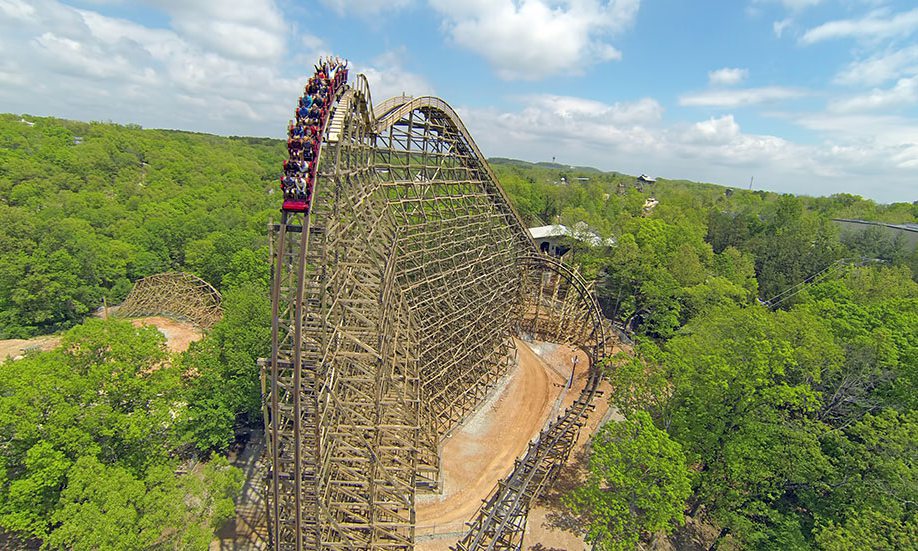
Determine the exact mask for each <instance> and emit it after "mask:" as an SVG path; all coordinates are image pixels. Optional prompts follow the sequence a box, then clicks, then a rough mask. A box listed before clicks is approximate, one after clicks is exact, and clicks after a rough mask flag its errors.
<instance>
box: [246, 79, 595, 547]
mask: <svg viewBox="0 0 918 551" xmlns="http://www.w3.org/2000/svg"><path fill="white" fill-rule="evenodd" d="M318 159H319V160H318V163H319V165H318V176H317V178H316V184H315V189H314V192H313V203H312V208H311V211H310V212H308V213H297V212H284V213H283V214H282V219H281V221H280V223H279V224H276V225H274V226H272V228H271V233H272V245H273V256H274V272H273V278H274V280H273V288H272V300H273V329H272V342H273V350H272V354H271V357H270V359H268V360H267V361H266V362H265V363H264V371H263V390H264V396H265V400H264V402H265V424H266V434H267V435H268V451H267V453H268V456H269V457H268V463H269V465H270V470H269V472H268V474H267V488H268V489H267V496H268V500H267V503H268V518H269V533H270V538H271V544H272V546H273V548H275V549H279V550H296V551H299V550H303V549H412V548H413V547H414V524H415V495H416V493H417V492H430V491H436V490H437V486H438V480H439V470H440V465H439V446H440V441H441V439H442V438H443V436H444V435H445V434H446V433H447V432H448V431H450V430H451V429H452V428H454V427H456V426H457V425H458V424H459V423H460V422H461V421H462V420H463V419H464V418H465V417H466V416H467V415H468V414H469V413H470V412H471V411H472V410H473V409H474V408H475V407H476V406H477V405H478V404H479V403H480V402H481V401H482V399H483V398H484V397H485V396H486V394H487V393H488V391H489V390H490V389H491V388H493V386H494V385H495V384H496V383H497V381H498V380H499V379H500V378H501V377H502V376H503V375H504V374H505V373H506V372H507V371H508V369H509V367H510V366H511V365H512V362H513V361H514V354H515V351H514V349H513V345H512V341H511V337H512V336H513V335H517V334H520V333H528V334H530V335H533V336H536V337H539V338H543V339H546V340H552V341H555V342H569V343H574V344H576V345H578V346H583V347H585V348H586V349H587V350H588V351H589V352H590V356H591V359H592V360H593V365H594V366H595V364H596V362H597V361H598V360H599V359H600V358H601V357H602V356H603V355H604V354H605V346H606V342H605V337H604V331H603V323H602V318H601V316H600V314H599V309H598V307H597V305H596V303H595V300H593V298H592V295H591V294H590V292H589V289H588V288H587V286H586V284H585V283H584V282H583V281H582V280H581V279H580V278H579V276H578V275H577V274H576V273H575V272H574V271H572V270H570V269H569V268H567V267H566V266H564V265H562V264H561V263H559V262H557V261H554V260H552V259H549V258H548V257H545V256H543V255H540V254H539V253H538V251H537V249H536V248H535V246H534V244H533V243H532V241H531V239H530V238H529V235H528V233H527V232H526V229H525V228H524V227H523V225H522V224H521V222H520V219H519V217H518V216H517V214H516V213H515V212H514V210H513V208H512V207H511V205H510V203H509V201H508V199H507V197H506V195H505V194H504V192H503V190H502V189H501V188H500V186H499V185H498V183H497V179H496V178H495V176H494V174H493V173H492V172H491V169H490V167H489V166H488V164H487V162H486V160H485V158H484V157H483V156H482V155H481V152H480V151H479V150H478V148H477V146H476V145H475V143H474V141H473V140H472V138H471V136H470V135H469V133H468V131H467V130H466V128H465V127H464V125H463V124H462V122H461V121H460V119H459V117H458V116H457V115H456V113H455V112H454V111H453V109H452V108H450V107H449V105H447V104H446V103H445V102H444V101H442V100H440V99H438V98H433V97H421V98H414V99H411V98H407V97H400V98H393V99H391V100H387V101H385V102H383V103H381V104H380V105H378V106H375V107H374V106H373V103H372V101H371V98H370V90H369V87H368V85H367V83H366V80H365V79H364V78H363V76H362V75H361V76H358V77H357V78H356V79H355V82H354V83H353V84H352V85H350V86H344V87H341V88H340V89H338V90H336V95H335V97H334V98H333V102H332V109H331V112H330V115H329V123H328V124H326V125H325V128H324V129H323V135H322V141H321V145H320V150H319V157H318ZM594 379H595V381H594V382H593V383H592V384H591V385H588V389H589V392H587V391H585V392H584V396H582V397H581V399H580V400H579V401H578V402H577V403H576V404H575V405H574V406H572V408H571V409H570V410H568V412H565V414H563V415H562V417H561V419H562V421H556V422H555V423H554V424H553V425H551V426H550V427H549V428H547V429H546V430H545V431H543V433H542V436H541V437H540V439H539V441H538V442H534V443H533V444H532V445H531V446H530V453H527V455H526V457H524V458H523V459H521V460H520V461H518V469H517V471H520V473H521V474H520V476H517V477H516V478H512V477H513V476H514V475H511V479H509V481H506V482H505V483H502V484H501V485H499V487H498V488H497V489H496V490H495V493H494V494H493V495H492V498H491V499H490V500H489V501H488V503H491V502H492V501H493V502H494V507H496V508H489V507H491V506H490V505H488V503H486V504H485V505H484V506H483V508H482V511H480V512H479V515H478V518H476V519H475V520H474V521H473V522H472V523H471V524H470V532H469V534H468V535H467V536H466V537H464V538H463V540H462V542H460V543H459V544H458V545H459V548H460V549H477V548H488V549H508V548H516V547H518V545H519V543H520V542H521V539H522V532H521V527H523V526H525V517H526V512H527V511H528V508H529V505H530V503H531V501H532V500H533V499H534V498H535V497H536V496H537V495H538V492H539V490H540V489H541V488H542V487H544V485H545V484H547V483H549V482H550V480H551V478H552V477H553V476H554V474H555V473H557V470H558V468H560V465H561V463H563V461H564V458H566V457H567V453H568V452H569V450H570V447H571V446H572V444H573V439H574V438H575V435H576V429H577V427H579V422H580V419H581V416H582V415H583V413H584V412H585V411H586V410H587V409H588V408H589V407H590V406H589V404H590V400H591V399H592V397H593V395H594V393H595V382H598V375H597V374H595V373H594ZM559 423H560V424H559ZM540 442H541V443H540ZM530 455H531V457H530ZM524 471H525V472H524ZM507 489H512V492H509V490H507ZM508 492H509V493H508Z"/></svg>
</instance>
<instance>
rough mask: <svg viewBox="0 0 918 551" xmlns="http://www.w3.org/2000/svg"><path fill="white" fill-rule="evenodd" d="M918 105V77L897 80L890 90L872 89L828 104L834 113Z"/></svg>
mask: <svg viewBox="0 0 918 551" xmlns="http://www.w3.org/2000/svg"><path fill="white" fill-rule="evenodd" d="M916 103H918V76H913V77H911V78H903V79H899V81H898V82H896V85H895V86H893V87H892V88H887V89H880V88H874V89H873V90H871V91H870V92H868V93H866V94H861V95H857V96H853V97H850V98H845V99H839V100H835V101H833V102H831V103H830V104H829V110H830V111H833V112H836V113H857V112H861V111H877V110H882V109H896V108H899V107H906V106H909V105H914V104H916Z"/></svg>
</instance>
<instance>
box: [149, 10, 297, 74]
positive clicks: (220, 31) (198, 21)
mask: <svg viewBox="0 0 918 551" xmlns="http://www.w3.org/2000/svg"><path fill="white" fill-rule="evenodd" d="M146 1H147V2H148V3H150V4H152V5H153V6H155V7H158V8H161V9H162V10H164V11H165V12H166V13H168V14H169V16H170V18H171V22H172V27H173V28H174V29H175V30H176V31H177V32H179V33H180V34H181V35H182V36H183V37H184V38H185V39H186V40H188V41H189V42H192V43H196V44H199V45H201V46H202V47H203V48H204V49H207V50H214V51H216V52H218V53H220V54H222V55H224V56H226V57H229V58H234V59H235V58H241V59H245V60H256V61H257V60H266V59H276V58H278V57H279V56H280V55H281V54H283V53H284V40H285V37H286V35H287V33H286V26H285V24H284V19H283V17H282V16H281V13H280V10H279V9H278V8H277V5H275V3H274V0H234V1H223V2H213V1H210V0H146Z"/></svg>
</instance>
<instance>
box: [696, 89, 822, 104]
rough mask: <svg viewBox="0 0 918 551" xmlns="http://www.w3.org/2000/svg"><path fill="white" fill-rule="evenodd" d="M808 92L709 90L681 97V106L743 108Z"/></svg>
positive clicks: (788, 90) (800, 95)
mask: <svg viewBox="0 0 918 551" xmlns="http://www.w3.org/2000/svg"><path fill="white" fill-rule="evenodd" d="M805 95H806V92H804V91H803V90H799V89H796V88H787V87H783V86H766V87H762V88H741V89H730V90H707V91H704V92H697V93H693V94H686V95H683V96H680V97H679V105H682V106H686V107H727V108H732V107H742V106H744V105H755V104H760V103H769V102H776V101H782V100H789V99H795V98H799V97H802V96H805Z"/></svg>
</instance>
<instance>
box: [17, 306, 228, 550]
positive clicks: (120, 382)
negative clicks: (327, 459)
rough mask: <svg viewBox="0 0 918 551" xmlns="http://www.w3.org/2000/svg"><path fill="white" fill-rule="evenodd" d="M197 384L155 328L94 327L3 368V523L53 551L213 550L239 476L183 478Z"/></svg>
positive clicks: (213, 471)
mask: <svg viewBox="0 0 918 551" xmlns="http://www.w3.org/2000/svg"><path fill="white" fill-rule="evenodd" d="M188 392H189V391H188V389H187V388H186V386H185V384H184V383H183V380H182V378H181V374H180V371H179V368H178V367H177V366H176V365H174V362H173V361H172V358H170V356H169V355H168V353H167V352H166V350H165V347H164V340H163V336H162V335H161V334H160V333H159V332H158V331H157V330H156V329H155V328H151V327H143V328H135V327H134V326H132V325H131V324H130V323H128V322H123V321H102V320H98V319H90V320H87V321H86V323H84V324H83V325H80V326H77V327H75V328H73V329H72V330H70V331H69V332H67V333H66V334H65V335H64V336H63V339H62V343H61V346H60V347H59V348H57V349H55V350H54V351H51V352H43V353H35V354H30V355H28V356H26V357H25V358H24V359H21V360H18V361H7V362H5V363H3V364H0V450H2V463H0V527H2V528H4V529H6V530H9V531H12V532H19V533H23V534H27V535H29V536H32V537H36V538H40V539H43V540H44V542H45V544H46V546H48V547H49V548H53V549H140V548H149V547H164V548H179V549H203V548H206V546H207V544H208V542H209V540H210V537H211V535H212V533H213V530H214V528H215V526H216V524H217V523H219V522H222V521H223V520H225V519H226V518H228V516H230V515H231V514H232V513H233V510H234V506H233V501H232V498H233V495H235V493H236V492H237V491H238V490H239V488H240V487H241V473H240V472H239V471H238V469H235V468H231V467H229V465H228V464H227V462H226V460H225V459H223V458H218V457H215V458H213V459H212V460H211V461H210V462H209V463H207V464H205V465H203V467H202V468H201V469H200V470H195V471H192V472H190V473H189V474H184V475H180V476H176V475H175V470H176V468H177V466H178V463H177V459H176V456H175V450H176V449H178V448H180V447H181V446H182V444H183V440H182V436H183V431H182V430H180V429H181V427H182V426H184V424H185V423H186V419H187V416H188V406H187V403H188V402H187V400H188Z"/></svg>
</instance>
